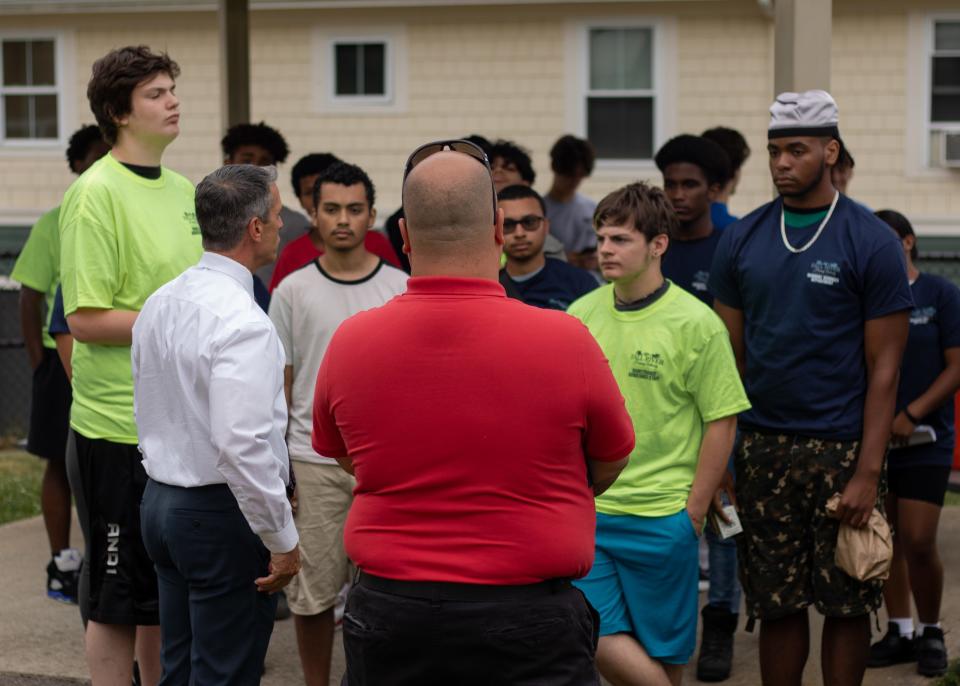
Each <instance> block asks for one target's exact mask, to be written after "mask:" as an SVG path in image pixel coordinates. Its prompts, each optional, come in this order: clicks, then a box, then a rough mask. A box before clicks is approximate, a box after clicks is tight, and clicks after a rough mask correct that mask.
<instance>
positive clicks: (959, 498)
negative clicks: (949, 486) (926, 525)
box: [943, 491, 960, 507]
mask: <svg viewBox="0 0 960 686" xmlns="http://www.w3.org/2000/svg"><path fill="white" fill-rule="evenodd" d="M943 504H944V505H946V506H947V507H950V506H951V505H960V493H957V492H956V491H947V498H946V500H944V501H943Z"/></svg>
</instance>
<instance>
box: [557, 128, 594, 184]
mask: <svg viewBox="0 0 960 686" xmlns="http://www.w3.org/2000/svg"><path fill="white" fill-rule="evenodd" d="M595 159H596V153H594V151H593V146H592V145H590V141H588V140H584V139H583V138H577V137H576V136H571V135H566V136H562V137H561V138H559V139H558V140H557V142H556V143H554V144H553V147H552V148H550V168H551V169H552V170H553V172H554V173H555V174H563V175H564V176H573V175H574V174H576V173H577V171H578V170H582V171H583V173H584V175H585V176H590V175H591V174H592V173H593V163H594V160H595Z"/></svg>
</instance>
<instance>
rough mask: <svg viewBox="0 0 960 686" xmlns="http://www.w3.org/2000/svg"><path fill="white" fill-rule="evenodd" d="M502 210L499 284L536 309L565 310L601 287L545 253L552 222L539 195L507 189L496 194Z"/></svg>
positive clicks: (524, 189)
mask: <svg viewBox="0 0 960 686" xmlns="http://www.w3.org/2000/svg"><path fill="white" fill-rule="evenodd" d="M497 199H498V200H499V201H500V207H501V208H503V253H504V255H506V258H507V262H506V265H505V266H504V268H503V269H501V270H500V283H501V284H502V285H503V287H504V288H505V289H506V290H507V292H508V293H515V294H516V295H518V296H519V298H520V299H521V300H523V302H525V303H527V304H528V305H533V306H534V307H546V308H549V309H553V310H566V309H567V308H568V307H569V306H570V304H571V303H572V302H573V301H574V300H576V299H577V298H579V297H581V296H583V295H586V294H587V293H589V292H590V291H592V290H593V289H594V288H596V287H597V286H598V285H599V284H598V283H597V280H596V279H595V278H594V277H593V276H592V275H591V274H590V273H588V272H586V271H584V270H582V269H579V268H578V267H574V266H572V265H570V264H567V263H566V262H562V261H560V260H555V259H553V258H552V257H547V256H546V255H545V254H544V250H543V246H544V243H545V242H546V239H547V233H548V232H549V231H550V220H549V219H547V218H546V216H545V215H546V208H545V206H544V203H543V198H541V197H540V194H539V193H537V192H536V191H535V190H533V189H532V188H530V187H529V186H522V185H515V186H507V187H506V188H504V189H503V190H502V191H500V192H499V193H498V194H497Z"/></svg>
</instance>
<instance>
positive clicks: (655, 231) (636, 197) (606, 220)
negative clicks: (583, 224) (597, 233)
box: [593, 181, 679, 241]
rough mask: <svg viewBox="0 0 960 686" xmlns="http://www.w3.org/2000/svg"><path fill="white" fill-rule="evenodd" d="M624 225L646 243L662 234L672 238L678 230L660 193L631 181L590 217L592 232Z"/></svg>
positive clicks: (673, 214) (677, 223) (660, 191)
mask: <svg viewBox="0 0 960 686" xmlns="http://www.w3.org/2000/svg"><path fill="white" fill-rule="evenodd" d="M627 223H632V224H633V228H635V229H636V230H637V231H639V232H640V233H642V234H643V235H644V236H645V237H646V239H647V240H648V241H650V240H653V238H654V237H655V236H659V235H660V234H662V233H663V234H667V235H668V236H673V235H674V234H675V233H676V231H677V228H678V226H679V222H678V221H677V214H676V212H674V211H673V205H672V204H670V201H669V200H668V199H667V196H666V195H665V194H664V192H663V191H662V190H660V189H659V188H656V187H654V186H650V185H648V184H646V183H644V182H643V181H635V182H634V183H631V184H628V185H626V186H624V187H623V188H620V189H618V190H615V191H614V192H613V193H610V194H609V195H608V196H607V197H605V198H604V199H603V200H601V201H600V204H599V205H597V209H596V211H595V212H594V213H593V226H594V228H596V229H600V228H601V227H604V226H611V225H614V226H618V225H621V224H627Z"/></svg>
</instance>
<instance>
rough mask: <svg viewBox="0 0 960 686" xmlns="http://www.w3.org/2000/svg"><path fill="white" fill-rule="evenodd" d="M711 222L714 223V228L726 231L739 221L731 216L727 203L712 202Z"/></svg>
mask: <svg viewBox="0 0 960 686" xmlns="http://www.w3.org/2000/svg"><path fill="white" fill-rule="evenodd" d="M710 221H712V222H713V228H715V229H725V228H727V227H728V226H730V225H731V224H733V223H734V222H735V221H737V218H736V217H734V216H733V215H732V214H730V210H728V209H727V203H725V202H712V203H710Z"/></svg>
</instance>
